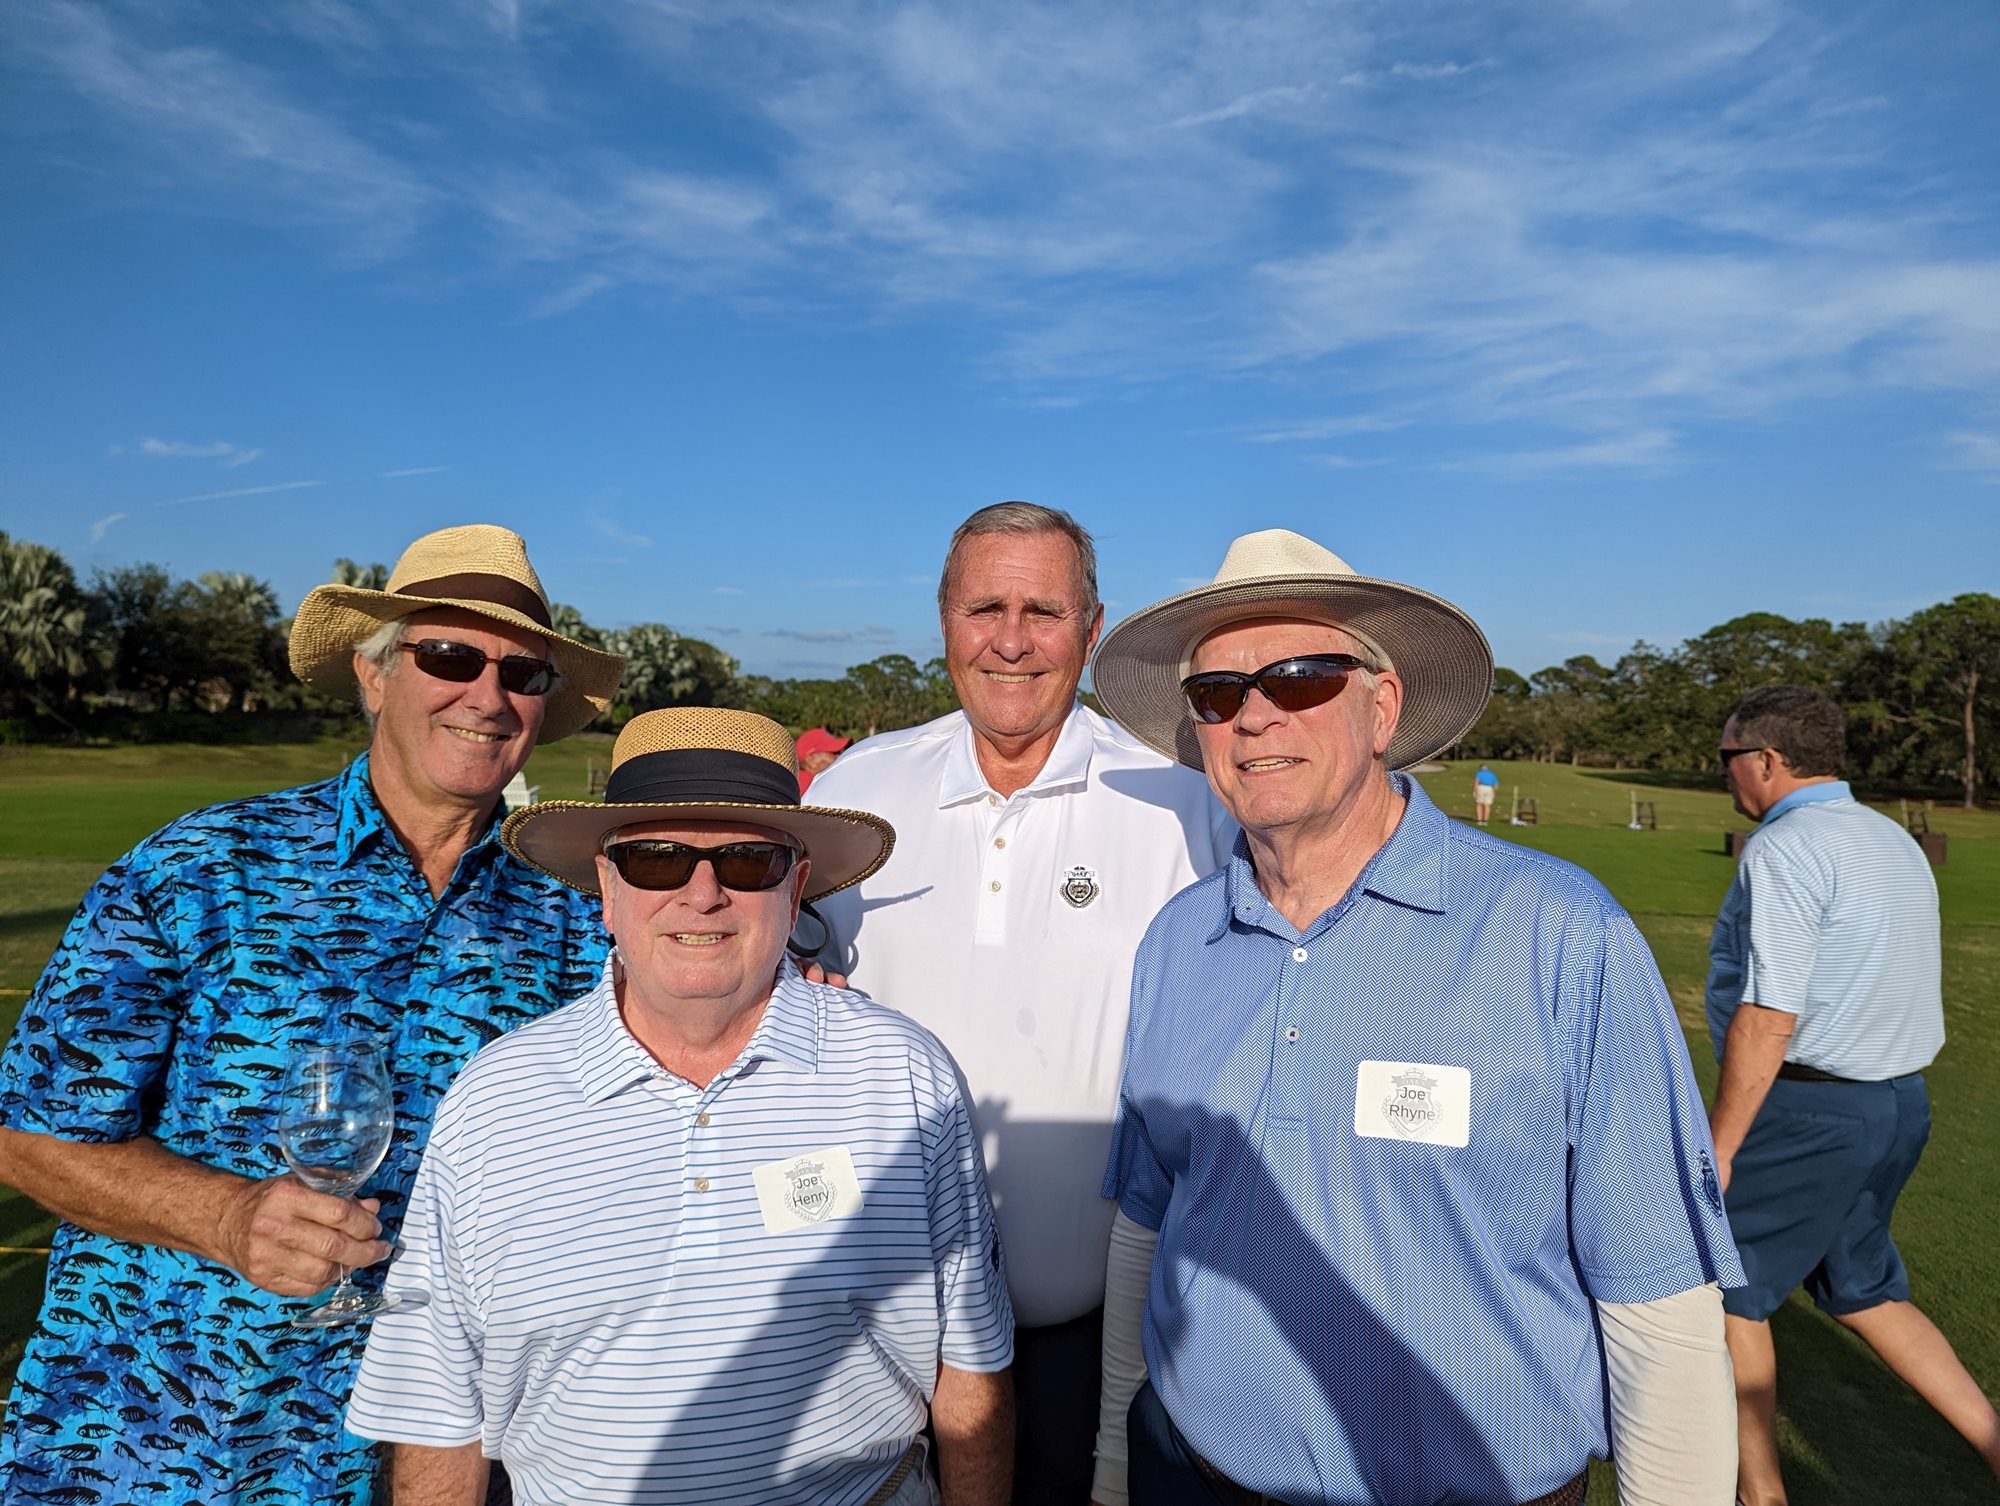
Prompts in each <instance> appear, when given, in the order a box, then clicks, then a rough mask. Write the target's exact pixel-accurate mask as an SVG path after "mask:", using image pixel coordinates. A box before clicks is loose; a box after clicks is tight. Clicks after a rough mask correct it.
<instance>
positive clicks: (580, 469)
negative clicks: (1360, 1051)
mask: <svg viewBox="0 0 2000 1506" xmlns="http://www.w3.org/2000/svg"><path fill="white" fill-rule="evenodd" d="M1995 77H2000V11H1996V10H1995V8H1994V7H1993V6H1992V5H1991V3H1990V0H1962V3H1957V0H1924V3H1922V4H1919V5H1910V4H1902V5H1895V6H1891V5H1876V6H1869V5H1852V4H1840V3H1831V4H1812V5H1804V4H1801V5H1782V4H1769V3H1744V4H1724V3H1713V0H1688V3H1684V4H1677V5H1673V6H1660V5H1655V4H1639V3H1633V4H1618V3H1609V0H1572V3H1565V0H1534V3H1521V4H1507V3H1467V4H1459V5H1451V4H1429V3H1423V0H1386V3H1374V0H1357V3H1347V4H1340V3H1335V4H1311V5H1305V4H1301V5H1287V4H1281V3H1280V4H1270V5H1230V4H1222V3H1209V4H1203V5H1199V6H1192V7H1183V6H1176V5H1173V4H1169V3H1148V4H1143V5H1129V6H1120V5H1115V4H1105V5H1090V6H1081V5H1072V6H1049V5H1039V4H1035V3H1031V0H1014V3H1006V4H993V5H978V4H963V5H954V6H920V5H892V4H879V5H853V4H847V3H843V0H814V3H812V4H804V5H802V4H797V3H772V4H760V3H744V4H723V5H706V4H702V3H699V0H687V3H681V0H565V3H563V4H548V5H542V4H536V3H534V0H484V3H472V0H463V3H461V0H425V3H424V4H421V5H403V4H397V5H381V6H375V5H370V4H366V3H352V4H349V3H339V0H256V3H242V4H235V5H231V4H195V3H187V4H172V3H168V4H153V3H147V4H137V3H125V0H109V3H105V4H92V5H72V4H65V3H58V0H17V3H15V4H13V5H10V6H8V7H7V8H6V10H5V11H4V13H0V194H4V200H0V203H4V224H5V226H6V231H5V234H4V235H0V328H4V330H5V332H6V333H5V336H4V345H0V528H4V529H6V530H7V531H9V532H11V533H13V534H15V535H16V536H17V537H24V538H29V539H33V540H35V541H37V542H40V543H44V544H48V545H51V546H53V547H55V548H57V549H59V550H60V551H62V552H63V553H64V554H65V555H66V556H67V557H68V558H69V559H70V560H71V562H72V563H73V564H75V565H76V566H77V568H78V570H79V573H82V574H86V575H87V574H88V573H89V571H90V570H91V569H92V568H93V567H98V566H106V567H109V566H115V565H118V564H123V563H128V562H132V561H137V560H152V561H157V562H160V563H162V564H165V565H168V566H169V567H170V568H172V569H174V570H176V571H177V572H180V573H183V574H187V575H194V574H198V573H200V572H201V571H203V570H209V569H234V570H246V571H249V572H251V573H253V574H255V575H258V576H261V577H263V578H266V579H268V580H270V581H271V582H272V584H273V585H275V586H276V587H277V589H278V591H279V594H280V596H281V598H282V599H283V600H284V602H285V604H286V606H287V609H288V610H289V608H290V606H291V605H293V604H294V603H296V601H297V599H298V597H299V596H300V595H301V594H303V592H304V591H305V590H307V589H308V588H310V587H311V586H312V585H313V584H314V583H316V582H317V581H319V580H321V579H323V578H324V577H325V575H326V572H327V569H328V566H329V564H330V562H331V561H332V560H333V559H334V557H336V556H339V555H347V556H351V557H355V558H359V559H364V560H367V559H383V560H389V559H393V558H394V557H395V555H396V553H397V552H398V551H399V550H400V549H401V547H402V545H403V544H405V543H406V542H407V541H408V540H409V539H410V538H412V537H414V536H415V535H416V534H417V533H419V532H422V531H424V530H426V529H428V528H432V527H436V526H441V525H444V524H448V523H458V522H469V521H493V522H501V523H505V524H508V525H510V526H513V527H516V528H518V529H520V530H521V531H522V532H523V533H524V534H526V535H527V536H528V539H529V543H530V549H531V552H532V554H533V555H534V557H535V559H536V561H537V563H538V565H539V566H540V568H541V570H542V573H543V575H544V578H545V580H546V581H547V583H548V585H549V586H550V588H551V591H552V594H553V595H555V596H556V597H557V598H558V599H561V600H567V601H571V602H573V603H575V604H576V605H578V606H579V607H581V608H582V609H583V611H584V613H585V615H586V616H587V617H588V618H590V619H591V620H593V621H596V622H599V623H602V624H605V625H615V624H619V623H626V622H633V621H643V620H655V621H664V622H667V623H669V624H671V625H673V626H675V627H677V628H680V629H682V630H684V631H687V632H690V633H694V634H696V635H698V636H703V637H707V638H710V639H712V640H713V641H715V642H717V643H719V644H720V645H722V646H723V647H724V648H725V649H727V650H728V651H729V652H731V653H733V654H735V655H736V656H737V657H738V658H739V659H741V660H742V661H743V663H744V664H745V666H746V667H747V668H749V669H752V670H757V671H762V672H767V673H774V674H804V673H818V672H826V671H838V670H839V669H840V668H842V667H843V666H845V665H847V664H850V663H855V662H859V661H860V660H863V659H868V658H872V657H874V656H875V655H877V654H880V653H885V652H891V651H897V650H900V651H905V652H909V653H912V654H914V655H916V656H918V657H920V658H921V657H925V656H927V655H928V654H930V653H932V652H934V651H935V649H936V643H937V639H936V622H935V612H934V609H933V607H932V604H931V592H932V590H933V588H934V584H935V578H936V569H937V565H938V562H939V557H940V555H941V553H942V549H943V545H944V541H945V539H946V538H947V536H948V535H949V532H950V530H951V528H952V527H953V526H954V525H955V524H956V523H957V522H958V521H959V520H960V519H961V518H962V517H963V516H964V515H965V514H966V513H967V512H969V511H971V510H972V509H973V508H975V507H978V506H981V505H983V504H985V503H987V502H991V501H998V500H1001V499H1004V498H1008V497H1025V498H1029V499H1032V500H1036V501H1042V502H1048V503H1051V504H1055V505H1059V506H1064V507H1068V508H1070V509H1071V510H1072V511H1074V512H1075V513H1076V514H1077V515H1078V517H1080V518H1081V519H1082V520H1083V521H1084V522H1085V523H1086V525H1088V526H1089V527H1090V528H1092V530H1093V531H1094V532H1096V534H1097V535H1098V537H1099V541H1100V551H1101V556H1102V574H1101V584H1102V587H1103V592H1104V595H1105V597H1106V598H1107V600H1108V602H1109V603H1110V610H1111V615H1112V616H1113V617H1114V618H1115V617H1116V616H1118V615H1120V614H1121V613H1122V612H1126V611H1131V610H1133V609H1135V608H1137V607H1139V606H1142V605H1144V604H1145V603H1147V602H1149V601H1152V600H1155V599H1157V598H1159V597H1161V596H1164V595H1167V594H1169V593H1171V592H1173V591H1176V590H1180V589H1184V588H1185V587H1186V586H1188V585H1190V584H1195V583H1198V582H1200V581H1202V580H1206V579H1207V578H1208V577H1209V576H1210V575H1212V574H1213V572H1214V570H1215V568H1216V566H1217V564H1218V563H1219V562H1220V559H1221V557H1222V553H1223V551H1224V549H1225V548H1226V546H1227V543H1228V541H1229V539H1230V538H1231V537H1232V536H1234V535H1235V534H1237V533H1240V532H1244V531H1247V530H1249V529H1253V528H1263V527H1289V528H1295V529H1297V530H1299V531H1301V532H1303V533H1306V534H1309V535H1311V536H1312V537H1314V538H1317V539H1319V540H1320V541H1321V542H1323V543H1325V544H1327V545H1329V546H1330V547H1332V548H1334V549H1336V550H1337V551H1339V552H1340V553H1342V554H1343V555H1345V556H1346V557H1347V558H1348V560H1349V561H1350V562H1351V563H1352V564H1353V565H1354V566H1355V567H1356V568H1358V569H1360V570H1361V571H1363V572H1364V573H1368V574H1375V575H1382V576H1387V577H1390V578H1394V579H1402V580H1407V581H1411V582H1413V583H1416V584H1419V585H1423V586H1425V587H1427V588H1429V589H1432V590H1435V591H1438V592H1440V593H1441V594H1444V595H1446V596H1449V597H1451V598H1452V599H1454V600H1456V601H1458V602H1459V603H1460V604H1461V605H1463V606H1465V607H1466V608H1467V609H1468V610H1470V611H1471V612H1472V613H1473V614H1474V615H1475V616H1476V617H1478V618H1479V620H1480V621H1481V622H1482V624H1483V625H1484V626H1485V627H1486V629H1487V631H1488V634H1489V636H1490V637H1491V638H1492V639H1493V642H1494V646H1495V649H1496V652H1497V654H1498V657H1499V659H1500V661H1501V662H1502V663H1505V664H1509V665H1512V666H1513V667H1515V668H1518V669H1520V670H1522V671H1523V672H1528V671H1532V670H1533V669H1536V668H1539V667H1540V666H1542V665H1544V664H1548V663H1553V662H1556V661H1558V660H1560V659H1561V658H1562V657H1564V656H1565V655H1567V654H1572V653H1580V652H1587V653H1595V654H1597V655H1599V656H1600V657H1602V658H1604V659H1606V660H1610V659H1612V658H1615V657H1616V655H1617V654H1618V653H1619V652H1620V651H1622V650H1623V649H1624V648H1626V647H1628V646H1629V645H1630V644H1631V643H1632V642H1633V640H1635V639H1638V638H1645V639H1648V640H1651V641H1654V642H1656V643H1665V644H1670V643H1673V642H1677V641H1678V640H1679V639H1681V638H1682V637H1684V636H1686V635H1688V634H1690V633H1694V632H1699V631H1701V630H1702V629H1704V628H1706V627H1709V626H1711V625H1713V624H1714V623H1716V622H1719V621H1722V620H1724V619H1725V618H1727V617H1730V616H1733V615H1735V614H1737V613H1740V612H1744V611H1751V610H1760V609H1762V610H1772V611H1778V612H1783V613H1786V614H1788V615H1793V616H1808V615H1815V616H1827V617H1832V618H1834V619H1836V620H1848V619H1865V620H1870V621H1874V620H1880V619H1882V618H1885V617H1890V616H1897V615H1902V614H1904V613H1907V612H1909V611H1911V610H1913V609H1914V608H1917V607H1920V606H1923V605H1927V604H1929V603H1931V602H1933V601H1937V600H1940V599H1943V598H1946V597H1949V596H1951V595H1953V594H1956V593H1958V592H1961V591H1969V590H1994V589H1996V588H2000V569H1997V568H1996V565H2000V485H1996V483H2000V150H1996V146H1995V143H1996V142H2000V90H1995V89H1994V88H1993V87H1992V80H1993V79H1994V78H1995Z"/></svg>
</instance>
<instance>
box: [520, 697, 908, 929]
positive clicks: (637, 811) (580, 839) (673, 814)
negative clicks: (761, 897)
mask: <svg viewBox="0 0 2000 1506" xmlns="http://www.w3.org/2000/svg"><path fill="white" fill-rule="evenodd" d="M651 821H727V822H730V823H732V824H738V825H746V826H768V827H771V828H772V829H774V830H776V831H781V832H783V833H785V834H786V835H787V836H790V837H795V838H797V839H798V841H799V843H800V845H801V846H803V847H804V848H805V850H806V855H807V856H808V857H809V858H811V859H812V875H811V877H810V878H808V879H807V880H806V889H805V894H804V896H803V898H805V899H807V900H815V899H818V898H819V897H820V896H821V895H823V894H831V893H833V892H834V890H836V889H845V888H846V887H847V886H848V885H849V884H856V883H859V882H860V881H861V880H862V879H865V878H867V877H868V875H869V874H871V873H873V872H874V871H875V870H876V869H878V868H880V867H881V866H882V864H883V863H884V862H886V861H887V860H888V857H889V852H890V849H892V848H893V847H894V846H895V845H896V831H895V828H894V827H892V826H890V825H889V823H888V822H887V821H884V820H883V819H882V818H881V817H880V816H873V815H870V814H869V813H868V812H866V811H846V810H836V809H833V808H832V807H830V806H818V805H810V806H802V805H800V804H799V776H798V770H797V766H796V765H795V764H794V762H793V754H792V738H791V734H790V733H788V732H786V731H785V729H784V728H783V727H780V726H779V725H778V724H777V723H776V722H774V721H772V720H771V719H770V718H769V717H767V716H759V715H757V713H756V712H754V711H729V710H724V709H722V708H720V707H713V706H677V707H674V708H672V709H671V710H667V711H648V712H646V713H645V714H644V715H642V716H635V717H633V718H632V720H631V721H629V722H627V723H626V724H625V728H624V730H623V731H622V732H620V733H619V734H618V743H617V746H616V747H614V748H613V749H612V752H611V774H610V777H609V778H607V779H606V780H605V782H604V799H603V800H602V801H601V802H599V801H594V800H544V801H543V802H541V804H539V805H529V806H524V807H523V808H522V809H520V810H517V811H515V812H514V814H513V815H511V816H509V817H508V818H507V822H506V824H505V825H504V826H502V827H501V828H500V840H501V841H502V842H504V843H506V844H507V850H508V851H509V852H511V853H513V854H514V856H515V857H517V858H519V859H521V860H522V861H523V862H525V863H530V864H532V865H533V866H535V867H536V868H539V869H541V870H542V872H544V873H546V874H548V875H550V876H551V877H553V878H558V879H561V880H562V881H563V882H564V883H565V884H568V885H569V886H570V887H571V888H574V889H581V890H583V891H584V892H585V893H586V894H596V893H597V892H598V887H597V854H598V853H599V851H601V850H602V848H603V844H604V838H605V836H606V834H607V833H610V832H613V831H616V830H617V829H618V828H619V827H621V826H634V825H637V824H639V823H641V822H651Z"/></svg>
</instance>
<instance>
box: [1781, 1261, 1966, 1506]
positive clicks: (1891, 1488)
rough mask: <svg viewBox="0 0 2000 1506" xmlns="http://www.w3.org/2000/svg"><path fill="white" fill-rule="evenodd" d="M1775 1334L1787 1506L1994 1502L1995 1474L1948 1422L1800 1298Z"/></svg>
mask: <svg viewBox="0 0 2000 1506" xmlns="http://www.w3.org/2000/svg"><path fill="white" fill-rule="evenodd" d="M1771 1332H1772V1338H1773V1341H1774V1342H1775V1343H1776V1345H1777V1350H1778V1410H1779V1414H1780V1418H1779V1420H1780V1429H1779V1444H1780V1447H1781V1450H1782V1455H1783V1459H1784V1467H1785V1483H1786V1485H1787V1487H1788V1493H1789V1494H1790V1496H1791V1500H1792V1506H1862V1503H1864V1502H1870V1503H1872V1502H1880V1501H1915V1500H1921V1501H1924V1502H1926V1503H1940V1502H1957V1501H1965V1502H1975V1501H1979V1502H1990V1501H1991V1500H1992V1499H1993V1477H1992V1476H1991V1475H1990V1474H1988V1473H1987V1471H1986V1468H1985V1466H1984V1465H1983V1464H1982V1463H1981V1462H1980V1460H1979V1456H1978V1455H1977V1454H1975V1453H1974V1452H1973V1451H1972V1449H1971V1447H1970V1446H1968V1445H1967V1444H1966V1443H1965V1441H1964V1440H1963V1439H1961V1438H1960V1437H1959V1436H1958V1434H1957V1433H1956V1432H1954V1431H1953V1430H1952V1428H1951V1426H1950V1424H1948V1423H1947V1422H1945V1420H1944V1419H1943V1418H1941V1417H1939V1416H1938V1415H1937V1413H1935V1412H1933V1411H1932V1410H1931V1409H1930V1407H1929V1406H1927V1405H1926V1404H1925V1403H1924V1402H1923V1401H1922V1400H1921V1399H1920V1398H1919V1397H1918V1396H1917V1394H1916V1393H1915V1392H1914V1391H1912V1390H1910V1389H1909V1387H1907V1386H1905V1385H1904V1384H1903V1383H1902V1382H1901V1381H1900V1380H1898V1379H1897V1378H1896V1377H1895V1376H1894V1375H1893V1374H1891V1373H1890V1372H1889V1370H1888V1368H1887V1367H1886V1366H1884V1365H1883V1364H1882V1363H1881V1361H1879V1360H1877V1359H1876V1358H1875V1356H1874V1353H1873V1351H1871V1350H1870V1349H1869V1348H1868V1346H1867V1345H1866V1344H1864V1343H1862V1342H1861V1340H1860V1339H1858V1338H1856V1337H1855V1336H1854V1335H1853V1334H1851V1333H1849V1332H1848V1331H1847V1330H1846V1329H1845V1328H1842V1327H1841V1326H1840V1325H1839V1324H1838V1323H1836V1322H1834V1321H1833V1320H1832V1319H1831V1318H1828V1317H1825V1316H1823V1315H1822V1314H1821V1313H1819V1312H1818V1311H1817V1310H1816V1309H1814V1308H1813V1306H1812V1304H1811V1303H1809V1302H1808V1301H1806V1299H1805V1298H1804V1297H1803V1296H1799V1295H1796V1294H1795V1295H1794V1296H1793V1297H1792V1299H1791V1301H1789V1302H1787V1303H1786V1304H1785V1305H1784V1306H1783V1307H1781V1308H1779V1309H1778V1311H1777V1313H1776V1314H1775V1315H1774V1317H1773V1318H1772V1320H1771Z"/></svg>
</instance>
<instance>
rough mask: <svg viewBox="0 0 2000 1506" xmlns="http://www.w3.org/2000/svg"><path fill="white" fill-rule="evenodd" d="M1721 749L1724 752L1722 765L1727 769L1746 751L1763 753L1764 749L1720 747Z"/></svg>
mask: <svg viewBox="0 0 2000 1506" xmlns="http://www.w3.org/2000/svg"><path fill="white" fill-rule="evenodd" d="M1719 751H1720V752H1721V754H1722V766H1723V767H1724V768H1725V769H1726V768H1728V767H1729V766H1730V765H1731V764H1732V763H1734V762H1735V761H1736V760H1737V758H1738V757H1740V756H1741V755H1743V754H1745V753H1762V752H1763V751H1764V750H1763V748H1761V747H1756V748H1723V749H1720V750H1719Z"/></svg>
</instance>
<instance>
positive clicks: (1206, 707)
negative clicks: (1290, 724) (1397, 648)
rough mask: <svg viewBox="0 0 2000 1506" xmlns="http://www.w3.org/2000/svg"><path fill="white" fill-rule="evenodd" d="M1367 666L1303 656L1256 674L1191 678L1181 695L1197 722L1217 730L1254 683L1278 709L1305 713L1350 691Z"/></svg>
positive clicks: (1350, 658)
mask: <svg viewBox="0 0 2000 1506" xmlns="http://www.w3.org/2000/svg"><path fill="white" fill-rule="evenodd" d="M1367 667H1368V663H1367V661H1366V660H1364V659H1357V658H1355V657H1354V655H1352V654H1299V655H1297V656H1296V657H1294V658H1290V659H1280V660H1278V662H1277V663H1275V664H1266V665H1265V666H1264V667H1263V668H1262V669H1260V670H1258V671H1257V672H1256V673H1255V674H1249V675H1246V674H1240V673H1238V672H1237V671H1236V670H1233V669H1213V670H1210V671H1208V673H1206V674H1199V675H1189V676H1188V677H1187V678H1186V679H1185V680H1183V681H1181V694H1182V695H1184V696H1186V697H1187V704H1188V710H1189V712H1191V713H1192V714H1193V716H1194V719H1195V720H1196V721H1198V722H1205V723H1207V724H1208V725H1210V726H1213V725H1214V724H1215V723H1217V722H1226V721H1228V720H1230V719H1231V718H1232V717H1234V716H1235V715H1236V713H1237V712H1239V711H1241V710H1242V709H1243V703H1244V702H1245V701H1246V700H1248V699H1249V698H1250V687H1251V686H1253V685H1254V686H1256V687H1257V689H1259V690H1261V691H1263V692H1264V699H1265V700H1267V701H1269V702H1270V703H1271V704H1272V705H1273V706H1276V707H1277V708H1278V709H1279V710H1280V711H1306V710H1309V709H1310V708H1312V707H1314V706H1324V705H1325V704H1326V703H1327V702H1328V701H1330V700H1332V699H1333V698H1334V697H1335V696H1337V695H1339V694H1340V693H1341V691H1343V690H1345V689H1346V688H1347V677H1348V676H1349V675H1351V674H1352V673H1354V671H1355V670H1357V669H1366V668H1367Z"/></svg>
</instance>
